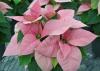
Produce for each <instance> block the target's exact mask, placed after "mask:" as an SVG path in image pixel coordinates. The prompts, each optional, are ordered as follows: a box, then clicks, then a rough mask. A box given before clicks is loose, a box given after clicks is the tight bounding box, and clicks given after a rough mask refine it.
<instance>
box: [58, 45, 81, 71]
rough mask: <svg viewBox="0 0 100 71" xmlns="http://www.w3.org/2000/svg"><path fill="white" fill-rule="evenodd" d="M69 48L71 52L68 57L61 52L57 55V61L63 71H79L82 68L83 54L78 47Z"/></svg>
mask: <svg viewBox="0 0 100 71" xmlns="http://www.w3.org/2000/svg"><path fill="white" fill-rule="evenodd" d="M67 46H68V45H67ZM69 47H70V49H71V51H70V52H69V53H68V54H67V56H66V57H63V54H62V51H61V50H59V52H58V54H57V60H58V62H59V64H60V66H61V67H62V69H63V71H77V70H78V68H79V67H80V63H81V59H82V56H81V52H80V50H79V49H78V48H77V47H73V46H70V45H69ZM62 48H63V47H62ZM66 49H67V47H66ZM66 52H67V51H66Z"/></svg>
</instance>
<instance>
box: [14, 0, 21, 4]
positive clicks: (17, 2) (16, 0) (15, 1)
mask: <svg viewBox="0 0 100 71" xmlns="http://www.w3.org/2000/svg"><path fill="white" fill-rule="evenodd" d="M13 1H14V3H15V4H16V5H17V4H19V3H20V2H21V0H13Z"/></svg>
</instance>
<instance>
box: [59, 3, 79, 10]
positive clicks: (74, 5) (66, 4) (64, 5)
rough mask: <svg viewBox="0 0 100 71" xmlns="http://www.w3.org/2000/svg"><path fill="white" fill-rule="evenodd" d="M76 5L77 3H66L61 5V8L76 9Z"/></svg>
mask: <svg viewBox="0 0 100 71" xmlns="http://www.w3.org/2000/svg"><path fill="white" fill-rule="evenodd" d="M78 5H79V4H78V3H77V2H67V3H61V6H62V8H63V9H74V10H77V9H78Z"/></svg>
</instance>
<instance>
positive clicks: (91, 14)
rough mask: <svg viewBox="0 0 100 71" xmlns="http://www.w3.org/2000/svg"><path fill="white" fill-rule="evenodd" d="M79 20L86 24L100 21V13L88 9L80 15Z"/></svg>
mask: <svg viewBox="0 0 100 71" xmlns="http://www.w3.org/2000/svg"><path fill="white" fill-rule="evenodd" d="M80 20H81V21H82V22H84V23H85V24H87V25H91V24H96V23H100V15H98V12H97V10H90V11H88V12H84V13H83V14H81V15H80Z"/></svg>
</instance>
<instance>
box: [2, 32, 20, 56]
mask: <svg viewBox="0 0 100 71" xmlns="http://www.w3.org/2000/svg"><path fill="white" fill-rule="evenodd" d="M18 45H19V44H18V43H17V34H15V35H14V36H13V37H12V38H11V41H10V43H9V44H8V45H7V47H6V50H5V52H4V56H14V55H19V49H18Z"/></svg>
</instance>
